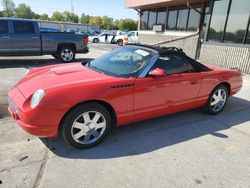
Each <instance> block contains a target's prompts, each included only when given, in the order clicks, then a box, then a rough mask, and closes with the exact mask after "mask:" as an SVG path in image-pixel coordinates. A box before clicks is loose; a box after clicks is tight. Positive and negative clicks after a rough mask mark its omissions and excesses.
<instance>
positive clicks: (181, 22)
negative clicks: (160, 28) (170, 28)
mask: <svg viewBox="0 0 250 188" xmlns="http://www.w3.org/2000/svg"><path fill="white" fill-rule="evenodd" d="M188 11H189V9H181V10H179V14H178V21H177V28H176V29H177V30H179V31H186V27H187V19H188Z"/></svg>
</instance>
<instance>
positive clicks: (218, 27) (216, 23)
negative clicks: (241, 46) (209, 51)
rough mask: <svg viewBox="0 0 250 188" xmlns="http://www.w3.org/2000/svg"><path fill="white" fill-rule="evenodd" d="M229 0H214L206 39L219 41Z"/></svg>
mask: <svg viewBox="0 0 250 188" xmlns="http://www.w3.org/2000/svg"><path fill="white" fill-rule="evenodd" d="M228 4H229V0H221V1H215V2H214V7H213V13H212V18H211V22H210V28H209V31H208V41H216V42H219V41H221V40H222V35H223V30H224V27H225V22H226V17H227V9H228Z"/></svg>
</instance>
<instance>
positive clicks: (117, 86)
mask: <svg viewBox="0 0 250 188" xmlns="http://www.w3.org/2000/svg"><path fill="white" fill-rule="evenodd" d="M133 86H135V84H122V85H116V86H111V88H122V87H133Z"/></svg>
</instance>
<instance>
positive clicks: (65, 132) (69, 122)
mask: <svg viewBox="0 0 250 188" xmlns="http://www.w3.org/2000/svg"><path fill="white" fill-rule="evenodd" d="M91 113H95V114H91ZM86 114H88V115H87V116H88V117H89V119H88V120H89V121H88V122H87V121H86V122H85V120H86V119H87V118H85V116H86ZM96 115H99V116H100V117H99V119H98V118H97V121H95V122H96V123H91V121H92V122H94V119H95V117H96ZM81 118H82V119H81ZM97 122H99V123H97ZM111 122H112V121H111V116H110V113H109V112H108V111H107V109H106V108H105V107H104V106H102V105H100V104H98V103H85V104H81V105H79V106H77V107H75V108H74V109H72V110H71V111H70V112H69V113H68V114H67V115H66V117H65V118H64V120H63V122H62V125H61V126H62V137H63V138H64V140H65V142H66V143H68V144H69V145H71V146H73V147H75V148H78V149H85V148H90V147H93V146H96V145H97V144H99V143H100V142H101V141H102V140H103V139H104V137H105V136H106V135H107V134H108V132H109V130H110V127H111ZM105 123H106V124H105ZM77 124H79V126H80V127H81V128H79V126H78V125H77ZM91 124H95V125H100V124H102V125H104V124H105V127H103V128H96V127H92V128H91ZM76 125H77V126H78V127H76ZM86 129H87V132H86ZM78 131H79V132H78ZM80 132H84V134H85V135H82V136H80V135H81V134H83V133H80ZM97 132H98V133H99V135H98V138H96V136H97V134H98V133H97ZM79 133H80V134H79ZM77 134H78V136H80V137H79V138H76V137H77V136H76V135H77ZM94 134H95V135H96V136H94ZM89 135H90V136H89ZM86 138H88V139H89V142H87V141H85V139H86ZM91 139H92V140H91Z"/></svg>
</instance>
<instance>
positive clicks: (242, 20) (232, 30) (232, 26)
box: [223, 0, 250, 43]
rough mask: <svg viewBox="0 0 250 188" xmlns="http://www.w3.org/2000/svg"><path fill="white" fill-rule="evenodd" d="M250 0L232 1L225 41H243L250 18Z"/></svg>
mask: <svg viewBox="0 0 250 188" xmlns="http://www.w3.org/2000/svg"><path fill="white" fill-rule="evenodd" d="M249 7H250V1H249V0H237V1H235V0H234V1H232V4H231V9H230V12H229V16H228V21H227V27H226V32H225V37H224V41H223V42H230V43H243V40H244V35H245V33H246V29H247V24H248V19H249V9H250V8H249Z"/></svg>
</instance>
